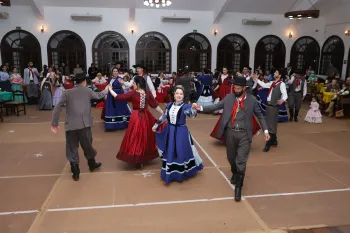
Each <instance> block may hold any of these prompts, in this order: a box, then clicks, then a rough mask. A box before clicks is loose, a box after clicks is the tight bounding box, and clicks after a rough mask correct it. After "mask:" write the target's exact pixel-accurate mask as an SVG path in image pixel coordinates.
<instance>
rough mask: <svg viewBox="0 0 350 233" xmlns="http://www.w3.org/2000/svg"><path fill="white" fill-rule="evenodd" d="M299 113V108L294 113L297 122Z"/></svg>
mask: <svg viewBox="0 0 350 233" xmlns="http://www.w3.org/2000/svg"><path fill="white" fill-rule="evenodd" d="M298 114H299V110H295V113H294V121H295V122H298Z"/></svg>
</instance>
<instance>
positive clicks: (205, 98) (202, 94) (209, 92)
mask: <svg viewBox="0 0 350 233" xmlns="http://www.w3.org/2000/svg"><path fill="white" fill-rule="evenodd" d="M198 81H199V82H200V84H201V85H200V88H199V92H198V93H197V94H199V97H198V100H197V103H198V104H200V105H201V106H207V105H212V104H213V101H214V91H213V88H212V83H213V77H212V76H211V75H209V74H204V75H201V76H200V77H199V78H198Z"/></svg>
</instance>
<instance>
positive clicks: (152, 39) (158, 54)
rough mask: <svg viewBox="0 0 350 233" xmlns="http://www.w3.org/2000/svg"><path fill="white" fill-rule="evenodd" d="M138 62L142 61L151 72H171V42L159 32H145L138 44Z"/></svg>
mask: <svg viewBox="0 0 350 233" xmlns="http://www.w3.org/2000/svg"><path fill="white" fill-rule="evenodd" d="M136 63H142V64H144V66H145V67H146V69H147V72H150V73H160V72H166V73H170V72H171V44H170V42H169V40H168V38H167V37H166V36H164V35H163V34H161V33H159V32H147V33H145V34H143V35H142V36H141V37H140V38H139V40H138V41H137V44H136Z"/></svg>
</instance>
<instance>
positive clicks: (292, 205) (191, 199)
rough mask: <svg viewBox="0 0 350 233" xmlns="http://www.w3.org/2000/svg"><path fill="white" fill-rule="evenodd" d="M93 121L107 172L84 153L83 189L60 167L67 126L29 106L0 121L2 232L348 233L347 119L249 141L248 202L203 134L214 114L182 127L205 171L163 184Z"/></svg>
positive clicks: (218, 147)
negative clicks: (268, 140) (273, 143)
mask: <svg viewBox="0 0 350 233" xmlns="http://www.w3.org/2000/svg"><path fill="white" fill-rule="evenodd" d="M302 113H304V114H305V111H302ZM93 114H94V118H95V119H96V121H95V126H94V128H93V134H94V146H95V147H96V149H97V151H98V155H97V158H98V160H99V161H101V162H102V163H103V168H102V169H101V170H100V171H98V172H96V173H90V172H89V171H88V169H87V164H86V160H85V159H84V156H83V153H82V151H80V158H81V172H82V174H81V179H80V181H79V182H74V181H72V179H71V176H70V170H69V166H68V164H67V162H66V158H65V138H64V131H63V125H62V128H61V131H60V132H59V133H58V134H57V135H55V134H52V133H51V132H50V128H49V121H50V116H51V112H49V111H37V110H36V109H35V108H33V107H29V109H28V113H27V115H26V116H20V117H5V119H4V123H0V161H1V162H0V190H1V198H0V232H1V233H26V232H28V233H64V232H66V233H70V232H74V233H109V232H110V233H112V232H113V233H115V232H128V233H134V232H135V233H136V232H137V233H139V232H146V233H148V232H149V233H158V232H167V233H178V232H192V233H235V232H237V233H239V232H242V233H243V232H248V233H258V232H276V233H280V232H292V233H323V232H324V233H329V232H340V233H345V232H350V231H349V228H348V227H345V226H346V225H350V205H349V203H350V144H349V138H350V120H346V119H345V120H339V119H330V118H326V117H325V118H324V123H323V124H322V125H312V124H307V123H304V122H302V121H300V122H299V123H294V122H291V123H282V124H280V125H279V135H278V140H279V144H280V145H279V147H277V148H273V149H272V150H271V151H270V152H269V153H263V152H262V148H263V145H264V142H263V138H262V136H257V137H255V138H254V139H253V144H252V149H251V154H250V158H249V162H248V169H247V174H246V179H245V184H244V188H243V194H244V195H245V197H246V198H245V200H243V201H242V202H241V203H236V202H234V200H233V187H232V186H231V185H230V184H229V183H228V181H227V179H226V178H225V176H226V177H227V178H230V176H231V174H230V169H229V167H228V163H227V160H226V152H225V146H224V145H223V144H221V143H218V142H216V141H215V140H214V139H213V138H211V137H210V136H209V134H210V133H211V131H212V129H213V127H214V125H215V124H216V122H217V120H218V117H217V116H214V115H202V114H201V115H199V116H198V117H197V118H196V119H190V120H188V125H189V128H190V131H191V133H192V135H193V136H194V139H195V141H197V142H198V143H199V144H196V145H197V149H198V151H199V153H200V155H201V157H202V159H203V163H204V165H205V169H204V170H203V171H202V172H200V173H199V174H198V175H197V176H196V177H195V178H193V179H190V180H188V181H186V182H183V183H181V184H179V183H172V184H170V185H165V184H164V183H163V182H162V181H161V179H160V177H159V173H160V169H159V168H160V161H159V160H155V161H153V162H151V163H149V164H147V165H146V166H145V169H144V170H143V171H140V170H136V169H135V168H134V167H133V166H130V165H127V164H125V163H123V162H121V161H119V160H116V159H115V155H116V153H117V152H118V149H119V146H120V143H121V140H122V138H123V136H124V133H125V131H123V130H122V131H118V132H109V133H106V132H104V129H103V122H101V121H100V110H98V109H94V110H93ZM154 114H155V116H156V117H158V114H157V113H154ZM63 117H64V113H62V116H61V119H64V118H63ZM302 117H303V116H301V118H302ZM201 148H203V150H202V149H201ZM322 226H341V227H338V228H336V230H337V231H335V230H334V229H333V230H332V229H326V228H322V229H321V227H322ZM313 228H315V229H313ZM316 228H317V229H316ZM292 229H293V230H294V231H292Z"/></svg>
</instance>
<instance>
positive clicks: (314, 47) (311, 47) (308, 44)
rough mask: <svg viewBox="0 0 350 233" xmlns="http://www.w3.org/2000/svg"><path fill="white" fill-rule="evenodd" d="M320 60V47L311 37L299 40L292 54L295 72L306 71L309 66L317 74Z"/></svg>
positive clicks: (291, 58) (291, 60)
mask: <svg viewBox="0 0 350 233" xmlns="http://www.w3.org/2000/svg"><path fill="white" fill-rule="evenodd" d="M319 58H320V46H319V44H318V43H317V41H316V40H315V39H314V38H312V37H310V36H303V37H300V38H299V39H297V40H296V41H295V42H294V44H293V46H292V50H291V53H290V64H291V65H292V67H293V69H294V70H296V69H297V70H302V71H305V70H307V69H308V67H309V66H312V69H313V70H314V71H315V72H316V71H317V70H318V63H319Z"/></svg>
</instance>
